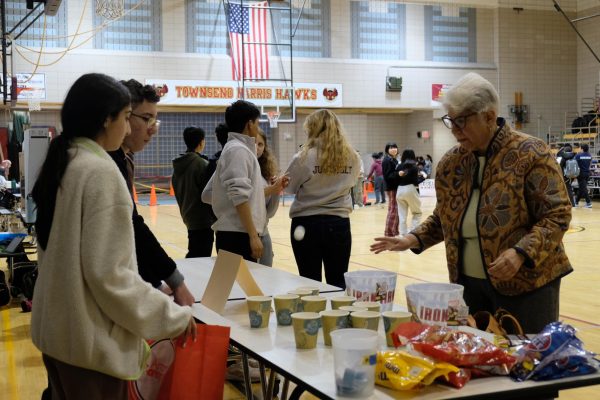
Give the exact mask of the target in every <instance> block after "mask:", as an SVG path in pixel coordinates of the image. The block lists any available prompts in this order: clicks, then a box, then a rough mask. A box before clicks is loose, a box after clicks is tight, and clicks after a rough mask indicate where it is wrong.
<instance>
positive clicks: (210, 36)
mask: <svg viewBox="0 0 600 400" xmlns="http://www.w3.org/2000/svg"><path fill="white" fill-rule="evenodd" d="M186 51H187V52H188V53H203V54H227V18H226V16H225V11H224V9H223V1H221V0H186Z"/></svg>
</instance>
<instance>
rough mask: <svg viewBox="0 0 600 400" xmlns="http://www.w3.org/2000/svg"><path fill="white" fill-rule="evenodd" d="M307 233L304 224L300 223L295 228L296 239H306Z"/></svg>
mask: <svg viewBox="0 0 600 400" xmlns="http://www.w3.org/2000/svg"><path fill="white" fill-rule="evenodd" d="M305 233H306V230H305V229H304V227H303V226H302V225H298V226H297V227H296V229H294V239H296V240H297V241H301V240H302V239H304V234H305Z"/></svg>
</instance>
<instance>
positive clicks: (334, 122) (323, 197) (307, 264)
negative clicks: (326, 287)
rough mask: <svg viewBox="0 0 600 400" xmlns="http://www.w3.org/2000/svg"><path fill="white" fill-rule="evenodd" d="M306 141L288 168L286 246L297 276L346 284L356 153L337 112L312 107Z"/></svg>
mask: <svg viewBox="0 0 600 400" xmlns="http://www.w3.org/2000/svg"><path fill="white" fill-rule="evenodd" d="M304 130H305V131H306V133H307V134H308V140H307V142H306V143H305V144H304V145H303V146H302V149H301V150H300V151H299V152H298V153H297V154H296V155H295V156H294V158H293V159H292V161H291V163H290V165H289V167H288V169H287V174H289V177H290V182H289V186H288V188H287V190H286V191H287V192H288V193H293V194H295V195H296V198H295V199H294V202H293V203H292V205H291V207H290V217H291V218H292V226H291V231H290V236H291V242H292V249H293V250H294V257H295V258H296V264H298V271H299V273H300V275H301V276H304V277H307V278H310V279H314V280H316V281H321V280H322V268H323V266H324V267H325V279H326V280H327V283H329V284H330V285H334V286H338V287H341V288H344V287H346V284H345V282H344V273H345V272H346V271H348V262H349V260H350V250H351V249H352V233H351V231H350V218H349V214H350V212H351V211H352V200H351V198H350V189H351V188H352V187H353V186H354V184H355V183H356V179H358V176H359V174H360V160H359V156H358V154H357V153H356V151H354V149H353V148H352V146H350V144H349V143H348V141H347V139H346V135H345V133H344V130H343V128H342V124H341V123H340V121H339V119H338V118H337V116H336V115H335V114H334V113H333V112H331V111H329V110H318V111H315V112H313V113H312V114H310V115H309V116H308V117H307V118H306V121H305V122H304Z"/></svg>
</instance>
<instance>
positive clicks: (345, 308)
mask: <svg viewBox="0 0 600 400" xmlns="http://www.w3.org/2000/svg"><path fill="white" fill-rule="evenodd" d="M338 310H343V311H348V312H355V311H369V310H367V309H366V308H364V307H356V306H341V307H340V308H338Z"/></svg>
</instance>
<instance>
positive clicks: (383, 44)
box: [350, 1, 406, 60]
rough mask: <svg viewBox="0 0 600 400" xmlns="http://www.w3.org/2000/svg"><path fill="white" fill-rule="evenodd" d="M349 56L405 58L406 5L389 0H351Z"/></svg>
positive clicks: (381, 58)
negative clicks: (350, 44)
mask: <svg viewBox="0 0 600 400" xmlns="http://www.w3.org/2000/svg"><path fill="white" fill-rule="evenodd" d="M351 7H352V10H351V17H350V18H351V29H352V58H362V59H367V60H402V59H405V58H406V48H405V38H406V23H405V21H406V7H405V5H404V4H399V3H394V2H388V1H353V2H352V6H351Z"/></svg>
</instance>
